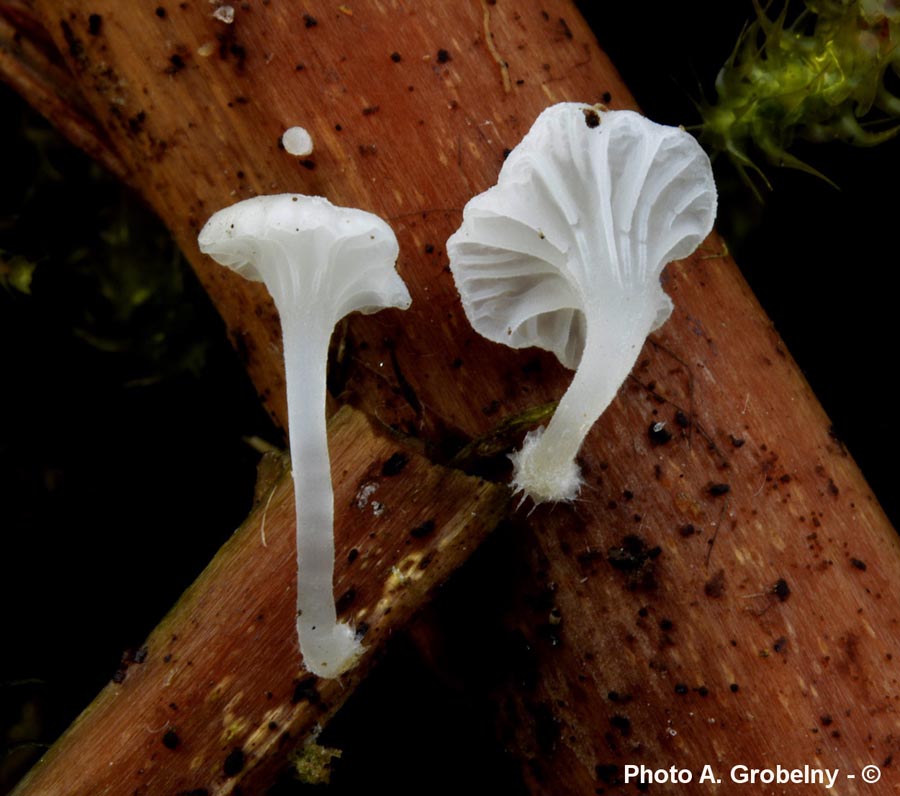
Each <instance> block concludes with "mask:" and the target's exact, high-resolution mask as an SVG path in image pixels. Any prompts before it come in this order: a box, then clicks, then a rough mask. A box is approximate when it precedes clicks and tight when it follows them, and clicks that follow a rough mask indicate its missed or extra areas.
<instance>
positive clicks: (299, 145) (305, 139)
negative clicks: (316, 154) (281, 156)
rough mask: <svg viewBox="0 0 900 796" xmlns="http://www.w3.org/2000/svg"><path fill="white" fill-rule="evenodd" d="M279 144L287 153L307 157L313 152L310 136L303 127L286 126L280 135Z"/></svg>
mask: <svg viewBox="0 0 900 796" xmlns="http://www.w3.org/2000/svg"><path fill="white" fill-rule="evenodd" d="M281 145H282V146H283V147H284V151H285V152H287V153H288V154H289V155H294V156H295V157H298V158H305V157H309V156H310V155H311V154H312V152H313V140H312V136H311V135H310V134H309V133H308V132H307V131H306V129H304V128H303V127H288V129H287V130H285V131H284V133H282V135H281Z"/></svg>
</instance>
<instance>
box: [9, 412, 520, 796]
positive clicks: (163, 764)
mask: <svg viewBox="0 0 900 796" xmlns="http://www.w3.org/2000/svg"><path fill="white" fill-rule="evenodd" d="M329 432H330V436H329V439H330V444H331V450H332V452H333V455H334V460H335V461H334V464H333V467H332V472H333V476H334V479H335V484H336V487H335V505H336V507H337V508H338V510H337V511H336V516H337V520H336V532H337V538H338V540H339V542H338V547H337V551H336V556H337V559H338V562H339V564H338V567H337V576H336V578H335V594H337V595H338V606H339V609H340V612H341V614H342V616H346V617H348V618H349V619H350V620H351V621H352V622H353V624H354V626H355V627H356V628H357V629H358V630H361V631H363V644H364V649H365V658H364V660H363V661H362V662H361V663H360V664H358V666H357V668H356V669H354V670H353V672H351V673H349V674H347V675H345V676H343V677H341V678H338V679H335V680H320V679H319V678H317V677H315V676H313V675H310V674H309V673H307V672H305V671H303V670H302V667H301V666H300V656H299V650H298V648H297V640H296V632H295V630H294V628H295V619H294V606H295V598H294V594H295V581H296V565H295V560H296V559H295V556H294V534H293V530H294V498H293V487H292V481H291V478H290V474H289V467H287V465H285V466H284V467H275V468H272V469H273V470H274V472H275V474H276V475H277V477H276V478H275V479H274V482H273V483H271V484H270V485H269V486H268V487H266V488H264V489H263V490H261V494H260V499H259V501H258V503H257V506H256V509H255V510H254V511H253V513H252V514H251V515H250V516H249V517H248V519H247V521H246V522H245V523H244V525H243V526H242V527H241V528H240V529H238V531H237V532H236V533H235V534H234V536H232V538H231V539H230V540H229V541H228V542H227V543H226V544H225V545H224V546H223V547H222V549H221V550H220V551H219V553H218V554H217V555H216V557H215V558H214V559H213V561H212V562H211V563H210V565H209V566H208V567H207V569H206V570H205V571H204V572H203V574H202V575H201V576H200V577H199V578H198V579H197V581H196V582H195V583H194V584H193V585H192V586H191V588H190V589H189V590H188V591H187V592H186V593H185V594H184V596H183V597H182V598H181V600H180V601H179V602H178V604H177V605H176V607H175V608H174V609H173V610H172V611H171V612H170V614H169V615H168V616H167V617H166V618H165V619H164V620H163V621H162V622H161V623H160V625H159V626H157V628H156V629H155V630H154V631H153V633H152V634H151V635H150V637H149V638H148V639H147V642H146V644H145V645H144V646H143V647H142V648H141V649H140V650H138V651H137V652H136V653H134V654H133V655H131V656H130V657H129V658H128V659H126V660H123V662H122V665H121V667H120V669H119V671H118V672H117V673H116V676H115V677H114V678H113V682H111V683H110V684H109V685H108V686H107V687H106V688H105V689H104V690H103V691H102V692H101V693H100V695H99V696H98V697H97V699H96V700H95V701H94V702H93V703H92V704H91V706H90V707H89V708H88V709H87V710H86V711H85V712H84V713H83V714H82V715H81V716H80V717H79V719H78V720H77V721H76V722H75V724H73V725H72V727H70V728H69V730H68V731H67V732H66V733H65V734H64V736H63V737H62V739H61V740H59V741H58V742H57V743H56V744H55V745H54V746H53V747H52V749H51V751H50V752H49V753H48V754H47V755H46V756H45V757H44V758H43V759H42V760H41V761H40V762H39V763H38V764H37V765H36V766H35V767H34V768H33V769H32V771H31V772H30V773H29V774H28V775H27V776H26V778H25V779H24V780H23V781H22V782H21V783H20V784H19V786H18V787H17V788H16V790H15V793H17V794H57V793H59V794H63V793H64V794H85V796H87V794H97V793H105V794H117V793H121V794H133V793H200V792H201V791H202V792H203V793H206V794H226V793H231V792H232V791H233V790H235V788H243V789H244V792H249V793H261V792H263V791H264V790H265V789H266V788H267V787H268V786H269V785H271V784H272V782H273V781H275V779H276V778H277V776H278V775H279V773H280V770H281V769H282V768H283V767H284V766H285V761H286V760H287V758H288V756H289V755H294V756H295V757H296V756H298V755H299V757H300V758H301V759H303V756H304V752H306V753H307V758H306V759H307V760H309V761H312V762H315V761H316V760H317V757H316V755H315V751H317V750H316V747H315V742H314V740H312V739H313V738H314V736H315V734H316V732H317V728H319V727H321V726H322V725H323V724H325V723H326V722H327V721H328V719H329V718H330V717H331V716H332V715H333V714H334V712H335V711H336V710H337V709H338V708H339V707H340V706H341V705H342V704H343V702H344V701H345V700H346V698H347V697H348V696H349V695H350V694H351V693H352V692H353V688H354V687H355V685H356V683H357V681H358V679H359V677H360V676H362V675H363V674H364V673H365V672H366V671H367V670H368V669H369V668H370V666H371V665H372V660H371V658H372V656H373V655H375V654H377V652H378V650H379V649H381V648H382V647H383V645H384V642H385V641H386V639H387V637H389V636H390V634H391V633H392V632H393V631H394V629H395V628H397V627H402V626H403V625H404V624H405V623H406V622H408V621H409V618H410V616H411V614H412V613H413V612H414V611H415V610H416V609H418V608H419V607H420V606H421V605H422V603H423V602H424V601H425V599H426V593H427V592H430V591H432V590H433V589H434V587H435V586H436V585H437V584H439V583H441V582H443V581H444V580H446V578H447V577H448V576H449V574H450V573H451V572H453V570H454V569H455V568H456V567H458V566H459V565H460V564H461V562H462V561H464V560H465V559H466V557H467V556H468V554H469V553H470V552H471V548H472V546H474V545H477V544H478V542H479V541H480V540H481V539H482V538H484V536H485V535H486V534H487V533H488V532H489V531H490V530H492V529H493V527H494V526H495V525H496V524H497V522H498V520H499V518H500V517H501V516H502V514H503V512H504V509H505V506H506V503H507V492H506V490H505V489H504V488H502V487H499V486H497V485H495V484H491V483H489V482H486V481H483V480H481V479H478V478H474V477H471V476H466V475H465V474H463V473H461V472H459V471H458V470H450V469H447V468H442V467H437V466H434V465H432V464H431V463H430V462H428V461H427V460H426V459H425V458H424V457H422V456H421V455H418V454H416V453H414V452H412V451H410V450H409V449H408V448H404V447H403V446H401V445H399V444H398V443H397V440H396V439H395V438H394V437H393V436H392V435H386V434H384V433H383V430H379V429H378V428H377V427H375V426H373V425H372V423H371V422H370V421H369V420H368V419H367V418H366V417H365V416H364V415H363V414H362V413H360V412H358V411H356V410H353V409H351V408H350V407H343V408H342V409H340V410H338V412H337V413H336V414H335V415H334V416H333V417H332V419H331V422H330V424H329ZM307 742H308V743H307ZM304 744H307V745H304ZM310 744H311V745H312V750H313V751H312V752H310V746H309V745H310ZM327 762H328V761H327V760H326V761H325V764H326V765H327ZM319 766H320V767H322V761H320V763H319Z"/></svg>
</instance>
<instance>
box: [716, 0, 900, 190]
mask: <svg viewBox="0 0 900 796" xmlns="http://www.w3.org/2000/svg"><path fill="white" fill-rule="evenodd" d="M788 5H789V4H788V3H785V4H784V6H783V7H782V8H781V11H780V13H779V14H778V15H777V16H775V17H774V18H771V17H770V16H769V8H771V6H768V7H767V8H766V9H765V10H764V9H762V8H761V7H760V5H759V3H758V2H757V0H754V7H755V8H756V19H755V21H753V22H752V23H750V24H749V25H748V26H747V27H746V28H745V29H744V31H743V33H742V34H741V36H740V38H739V39H738V42H737V45H736V46H735V48H734V51H733V52H732V54H731V56H730V58H729V59H728V61H727V62H726V63H725V65H724V66H723V67H722V70H721V71H720V72H719V76H718V78H717V80H716V91H717V94H718V98H717V100H716V101H715V102H713V103H705V102H704V103H701V106H700V111H701V114H702V117H703V123H702V131H701V140H702V141H703V142H704V144H705V145H706V146H707V147H708V148H709V149H710V150H711V151H712V152H714V153H716V152H723V153H725V154H726V155H727V156H728V157H729V158H730V159H731V161H732V162H733V163H734V164H735V166H736V167H737V169H738V171H739V172H740V173H741V175H742V176H743V177H744V178H746V179H748V180H749V176H750V172H753V173H755V174H756V175H757V176H758V177H759V178H761V179H762V181H763V182H764V183H765V184H766V185H768V181H767V180H766V178H765V175H764V174H763V172H762V170H761V169H760V167H759V166H758V165H757V163H756V159H758V158H759V156H760V155H761V156H762V157H763V158H765V160H766V161H768V162H769V163H771V164H773V165H776V166H787V167H789V168H796V169H800V170H802V171H806V172H809V173H811V174H815V175H817V176H820V177H821V176H822V175H821V174H819V172H818V171H816V170H815V169H814V168H812V167H811V166H809V165H808V164H806V163H804V162H802V161H801V160H799V159H798V158H796V157H795V156H794V155H792V154H791V153H790V152H789V151H788V150H789V149H790V147H791V146H792V144H793V143H794V141H795V140H796V139H805V140H809V141H816V142H818V141H833V140H841V141H845V142H847V143H850V144H854V145H856V146H872V145H875V144H879V143H881V142H883V141H886V140H888V139H889V138H892V137H893V136H894V135H896V134H897V132H898V131H900V125H898V124H897V120H898V119H900V98H898V97H896V96H894V94H892V93H891V91H890V89H889V88H888V84H889V83H890V81H891V80H893V79H896V77H897V75H898V74H900V50H898V44H900V9H897V8H895V7H894V3H893V1H892V0H806V6H807V7H806V9H804V10H803V11H801V12H800V13H799V14H798V15H796V17H795V18H793V19H792V20H791V21H790V22H788Z"/></svg>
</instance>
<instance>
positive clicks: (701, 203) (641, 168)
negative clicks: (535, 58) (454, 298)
mask: <svg viewBox="0 0 900 796" xmlns="http://www.w3.org/2000/svg"><path fill="white" fill-rule="evenodd" d="M715 211H716V190H715V184H714V182H713V178H712V171H711V168H710V165H709V159H708V158H707V156H706V154H705V153H704V152H703V150H702V149H701V147H700V145H699V144H698V143H697V142H696V141H695V140H694V139H693V137H691V136H690V135H689V134H687V133H686V132H684V131H683V130H681V129H679V128H675V127H665V126H662V125H658V124H655V123H653V122H651V121H649V120H647V119H645V118H644V117H643V116H641V115H639V114H637V113H634V112H632V111H600V110H598V109H597V108H594V107H591V106H588V105H583V104H580V103H560V104H558V105H554V106H552V107H550V108H548V109H547V110H545V111H544V112H543V113H541V115H540V116H539V117H538V118H537V120H536V121H535V123H534V125H533V126H532V128H531V130H530V131H529V132H528V134H527V135H526V136H525V138H524V139H523V140H522V142H521V143H520V144H519V145H518V146H517V147H516V148H515V149H514V150H513V151H512V152H511V153H510V155H509V157H508V158H507V160H506V162H505V163H504V165H503V168H502V169H501V171H500V176H499V178H498V181H497V185H495V186H494V187H493V188H490V189H488V190H487V191H485V192H484V193H482V194H479V195H478V196H476V197H474V198H473V199H472V200H471V201H470V202H469V203H468V204H467V205H466V208H465V211H464V214H463V223H462V226H461V227H460V228H459V230H457V232H456V233H455V234H454V235H453V236H451V238H450V239H449V240H448V242H447V252H448V254H449V256H450V268H451V270H452V272H453V276H454V279H455V280H456V285H457V288H458V290H459V293H460V296H461V298H462V303H463V307H464V309H465V311H466V315H467V316H468V318H469V322H470V323H471V324H472V326H473V327H474V328H475V330H476V331H478V332H479V333H480V334H482V335H483V336H485V337H487V338H488V339H490V340H493V341H495V342H499V343H504V344H506V345H509V346H512V347H513V348H524V347H526V346H540V347H541V348H544V349H547V350H550V351H552V352H553V353H554V354H556V356H557V358H558V359H559V360H560V362H562V364H563V365H565V366H566V367H569V368H576V367H577V366H578V364H579V362H580V360H581V354H582V352H583V350H584V343H585V335H586V331H587V329H586V324H587V323H590V321H589V320H588V319H589V318H591V317H596V316H598V315H604V314H608V313H609V312H610V311H611V308H613V307H615V306H616V305H617V304H619V303H621V302H623V301H627V302H629V303H631V304H634V303H635V302H637V301H643V300H646V301H651V302H653V303H654V304H655V307H654V308H653V310H652V311H654V312H655V313H656V324H655V327H654V328H657V327H659V326H660V325H662V323H664V322H665V321H666V319H667V318H668V316H669V314H670V313H671V309H672V304H671V301H670V300H669V298H668V296H666V295H665V293H664V292H663V290H662V288H661V286H660V284H659V275H660V272H661V271H662V269H663V267H664V266H665V265H666V263H667V262H669V261H670V260H674V259H678V258H681V257H686V256H687V255H688V254H690V253H691V252H692V251H693V250H694V249H695V248H696V246H697V245H698V244H699V243H700V241H702V240H703V239H704V238H705V237H706V235H707V234H709V232H710V230H711V229H712V224H713V219H714V218H715ZM651 317H652V316H651Z"/></svg>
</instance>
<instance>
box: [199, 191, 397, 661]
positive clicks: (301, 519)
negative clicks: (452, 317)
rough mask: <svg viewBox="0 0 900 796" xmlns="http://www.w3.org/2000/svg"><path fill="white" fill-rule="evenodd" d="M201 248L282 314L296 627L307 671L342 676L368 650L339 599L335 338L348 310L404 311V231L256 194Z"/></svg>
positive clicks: (294, 199)
mask: <svg viewBox="0 0 900 796" xmlns="http://www.w3.org/2000/svg"><path fill="white" fill-rule="evenodd" d="M199 244H200V250H201V251H203V252H205V253H206V254H209V255H210V256H212V257H213V259H215V260H216V261H217V262H219V263H221V264H222V265H225V266H228V267H229V268H232V269H233V270H235V271H236V272H237V273H239V274H241V275H242V276H244V277H246V278H247V279H251V280H255V281H262V282H263V283H265V285H266V287H267V288H268V290H269V293H270V294H271V296H272V299H273V301H274V302H275V307H276V308H277V309H278V314H279V316H280V317H281V328H282V335H283V339H284V367H285V380H286V382H287V405H288V430H289V436H290V449H291V461H292V467H293V475H294V493H295V499H296V509H297V633H298V637H299V640H300V650H301V653H302V654H303V661H304V664H305V666H306V668H307V669H309V670H310V671H311V672H313V673H314V674H317V675H319V676H321V677H336V676H338V675H339V674H341V673H342V672H344V671H346V670H347V669H349V668H351V667H352V666H353V665H354V663H355V662H356V660H357V658H358V657H359V654H360V652H361V651H362V646H361V645H360V643H359V641H358V640H357V639H356V637H355V634H354V631H353V629H352V628H351V627H350V626H349V625H347V624H344V623H338V621H337V614H336V609H335V602H334V591H333V570H334V531H333V525H334V494H333V491H332V485H331V466H330V462H329V456H328V439H327V435H326V428H325V399H326V387H325V376H326V368H327V363H328V343H329V340H330V338H331V333H332V331H333V329H334V326H335V324H336V323H337V322H338V321H339V320H340V319H341V318H343V317H344V316H345V315H347V314H348V313H350V312H354V311H359V312H365V313H369V312H376V311H378V310H379V309H382V308H384V307H398V308H400V309H406V308H407V307H408V306H409V304H410V297H409V292H408V291H407V289H406V286H405V285H404V284H403V280H402V279H400V277H399V276H398V274H397V272H396V271H395V270H394V264H395V262H396V260H397V254H398V251H399V249H398V245H397V239H396V237H395V236H394V233H393V232H392V231H391V229H390V227H389V226H388V225H387V224H386V223H385V222H384V221H382V220H381V219H380V218H378V217H377V216H374V215H372V214H371V213H366V212H364V211H362V210H352V209H348V208H343V207H335V206H334V205H332V204H331V203H330V202H328V201H327V200H326V199H323V198H321V197H310V196H301V195H297V194H280V195H275V196H257V197H255V198H253V199H247V200H245V201H243V202H238V203H237V204H235V205H232V206H231V207H227V208H225V209H224V210H220V211H219V212H218V213H216V214H215V215H213V217H212V218H210V219H209V221H207V223H206V226H204V227H203V229H202V231H201V232H200V237H199Z"/></svg>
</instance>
